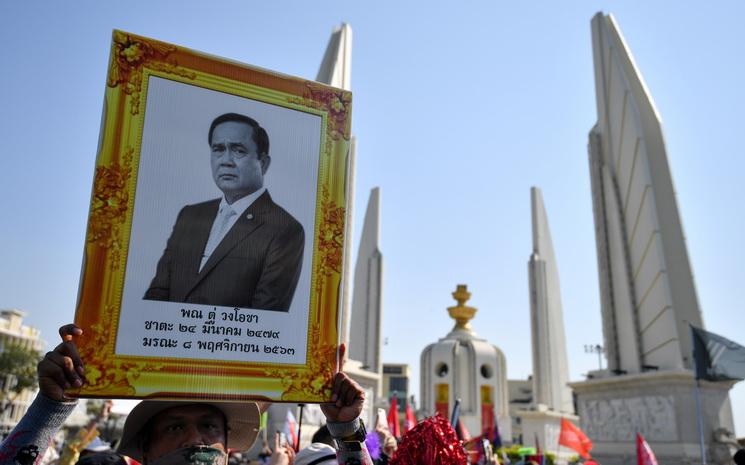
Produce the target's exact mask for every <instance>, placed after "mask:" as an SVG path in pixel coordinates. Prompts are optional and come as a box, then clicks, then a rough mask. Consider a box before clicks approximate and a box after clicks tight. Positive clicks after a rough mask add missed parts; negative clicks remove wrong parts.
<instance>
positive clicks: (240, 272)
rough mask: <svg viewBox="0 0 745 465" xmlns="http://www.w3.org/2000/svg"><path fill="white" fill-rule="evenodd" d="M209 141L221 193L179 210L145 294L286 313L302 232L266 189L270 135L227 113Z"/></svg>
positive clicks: (217, 120) (150, 297)
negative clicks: (218, 196)
mask: <svg viewBox="0 0 745 465" xmlns="http://www.w3.org/2000/svg"><path fill="white" fill-rule="evenodd" d="M207 141H208V142H209V147H210V151H211V159H210V163H211V166H212V177H213V179H214V181H215V184H216V185H217V187H218V188H219V189H220V190H221V191H222V193H223V196H222V198H218V199H214V200H209V201H207V202H203V203H198V204H195V205H187V206H185V207H184V208H182V209H181V211H180V212H179V214H178V218H177V219H176V224H175V225H174V226H173V231H172V232H171V236H170V237H169V239H168V243H167V244H166V248H165V250H164V251H163V255H162V257H161V258H160V260H159V261H158V265H157V268H156V272H155V277H154V278H153V280H152V282H151V283H150V287H149V288H148V290H147V292H145V296H144V298H145V299H147V300H166V301H171V302H184V303H197V304H208V305H215V306H227V307H239V308H255V309H263V310H278V311H288V310H289V308H290V303H291V302H292V297H293V294H294V293H295V287H296V286H297V283H298V278H299V277H300V268H301V265H302V261H303V249H304V244H305V233H304V230H303V227H302V225H301V224H300V223H299V222H298V221H297V220H295V218H293V217H292V215H290V214H289V213H288V212H287V211H285V210H284V209H283V208H282V207H280V206H279V205H277V204H276V203H274V202H273V201H272V198H271V196H270V195H269V191H268V190H267V189H266V187H264V175H266V172H267V170H268V169H269V165H270V164H271V157H270V156H269V136H268V135H267V132H266V130H265V129H264V128H262V127H261V126H260V125H259V123H258V122H256V121H255V120H254V119H252V118H249V117H248V116H244V115H240V114H237V113H226V114H223V115H221V116H218V117H217V118H215V120H214V121H212V124H211V125H210V128H209V132H208V135H207Z"/></svg>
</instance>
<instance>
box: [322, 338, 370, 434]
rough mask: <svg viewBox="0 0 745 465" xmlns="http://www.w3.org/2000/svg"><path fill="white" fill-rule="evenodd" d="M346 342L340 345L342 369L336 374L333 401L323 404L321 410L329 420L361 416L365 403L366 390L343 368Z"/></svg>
mask: <svg viewBox="0 0 745 465" xmlns="http://www.w3.org/2000/svg"><path fill="white" fill-rule="evenodd" d="M345 351H346V347H345V346H344V344H341V345H340V346H339V360H341V366H340V371H339V372H338V373H337V374H336V375H335V376H334V385H333V387H332V390H331V402H330V403H327V404H321V411H322V412H323V414H324V415H326V420H327V421H333V422H347V421H352V420H354V419H355V418H357V417H359V416H360V414H361V413H362V406H363V404H364V403H365V391H363V390H362V388H361V387H360V385H359V384H357V383H356V382H355V381H354V380H353V379H352V378H350V377H349V376H348V375H347V374H346V373H343V372H342V371H341V370H342V369H343V368H344V353H345Z"/></svg>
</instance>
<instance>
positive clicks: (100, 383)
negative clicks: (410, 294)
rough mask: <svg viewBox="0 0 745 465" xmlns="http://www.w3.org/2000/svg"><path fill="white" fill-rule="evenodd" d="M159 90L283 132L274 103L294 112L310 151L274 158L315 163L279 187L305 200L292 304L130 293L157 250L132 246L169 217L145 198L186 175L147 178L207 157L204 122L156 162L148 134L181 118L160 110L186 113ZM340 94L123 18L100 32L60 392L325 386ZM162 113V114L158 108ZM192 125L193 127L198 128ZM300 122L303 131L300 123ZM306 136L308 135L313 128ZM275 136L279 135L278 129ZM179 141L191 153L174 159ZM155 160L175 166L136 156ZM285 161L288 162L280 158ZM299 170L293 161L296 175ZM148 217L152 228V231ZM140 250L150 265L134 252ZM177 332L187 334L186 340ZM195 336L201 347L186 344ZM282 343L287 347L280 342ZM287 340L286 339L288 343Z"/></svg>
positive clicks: (343, 119) (254, 394)
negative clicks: (77, 362)
mask: <svg viewBox="0 0 745 465" xmlns="http://www.w3.org/2000/svg"><path fill="white" fill-rule="evenodd" d="M156 89H161V90H159V91H157V92H160V94H158V93H157V92H156ZM161 94H162V95H161ZM190 95H195V96H197V97H198V98H197V97H194V99H193V100H194V101H193V102H192V103H189V99H190V98H191V97H189V98H187V97H184V96H190ZM199 99H202V100H199ZM210 99H212V100H210ZM213 101H214V102H216V103H214V105H213ZM159 102H160V103H159ZM173 102H176V103H178V104H181V103H182V102H187V103H184V105H192V106H193V108H195V109H196V110H197V111H194V112H193V114H194V115H198V116H199V118H208V117H209V118H210V119H211V118H212V117H213V116H214V115H202V113H203V111H202V110H203V109H204V108H206V107H210V108H211V106H214V107H215V108H216V109H219V108H220V106H221V105H222V104H221V103H220V102H228V103H227V104H225V105H224V106H225V108H228V107H231V105H233V106H236V105H237V106H248V105H250V106H251V108H259V109H261V111H264V112H266V114H267V115H269V116H268V119H271V120H272V121H274V120H276V121H277V123H276V127H277V128H279V129H277V131H278V132H280V133H282V131H285V133H286V134H290V135H291V136H292V137H290V139H293V140H294V138H295V135H294V132H293V131H294V126H292V125H291V124H290V123H287V124H290V126H288V127H285V126H284V125H285V123H284V122H283V121H284V118H285V115H287V116H289V117H292V118H295V119H296V120H297V121H300V122H299V123H297V124H298V125H300V126H297V127H301V126H302V125H305V126H302V128H306V129H303V130H304V131H305V132H306V133H308V134H310V135H309V136H308V141H310V142H307V144H306V145H302V144H305V142H302V143H301V142H298V144H301V145H302V147H304V148H303V150H305V151H306V152H307V153H308V154H310V158H309V157H308V156H304V157H300V156H298V157H300V158H298V159H299V160H300V162H302V163H304V164H303V165H302V166H301V167H300V168H292V169H289V168H288V171H287V172H288V173H289V172H292V173H294V174H292V175H293V176H296V178H297V179H300V178H298V177H297V176H299V175H298V174H297V173H299V172H301V171H309V172H313V171H315V173H316V175H315V176H311V178H312V179H309V180H307V183H306V184H307V186H309V187H308V188H307V189H306V190H305V191H303V192H299V193H298V192H294V191H293V189H289V188H287V189H284V191H286V192H285V197H286V198H287V199H290V200H288V201H287V202H296V203H297V204H298V205H301V206H304V205H309V206H308V207H302V208H300V207H298V208H297V209H298V210H299V211H301V212H302V213H303V214H304V215H305V216H306V217H307V218H308V219H307V220H306V221H305V222H304V223H302V224H303V227H304V230H305V241H306V242H305V244H306V248H305V252H304V253H305V257H306V258H309V259H308V260H304V261H303V267H304V268H303V272H302V273H304V274H301V277H300V283H301V284H299V285H298V290H297V291H295V292H296V294H295V298H294V299H293V305H295V300H301V301H302V302H301V303H298V304H297V306H298V308H299V310H297V311H296V309H295V307H291V308H290V310H289V311H287V312H275V311H268V310H262V309H248V310H244V309H240V308H234V309H230V308H226V307H219V306H215V305H210V304H208V303H205V305H202V304H200V305H196V304H189V303H179V302H153V301H146V300H145V299H143V298H141V297H140V295H141V289H140V288H141V286H140V288H137V286H135V284H132V283H133V282H135V281H137V280H138V279H139V280H140V281H142V280H143V279H144V278H143V277H142V276H143V275H144V274H146V273H147V271H142V270H147V269H148V268H150V269H152V266H151V265H152V263H153V261H154V259H156V258H157V257H155V256H154V253H149V254H146V253H144V252H143V253H140V252H139V251H140V250H141V249H142V248H141V247H140V246H138V245H137V244H141V245H142V244H144V245H146V246H147V247H151V248H152V247H155V246H153V245H152V244H158V247H159V249H158V250H159V252H158V254H159V253H160V250H163V247H162V246H163V244H165V239H166V238H167V234H166V236H165V237H163V234H161V230H162V229H163V228H165V230H170V226H171V225H173V220H172V219H163V221H161V222H158V221H157V216H159V215H160V216H168V215H171V216H173V215H174V214H175V210H174V211H172V212H171V211H170V210H168V211H166V212H163V211H160V210H159V211H157V212H156V213H152V209H153V208H156V207H157V208H161V200H162V198H163V197H167V196H170V195H171V192H175V191H178V192H182V190H183V192H187V191H188V187H189V185H191V184H193V183H192V182H191V181H186V180H185V181H182V182H176V181H174V184H173V186H176V187H171V188H168V189H166V190H161V191H158V190H157V189H159V187H158V186H159V185H160V184H162V183H164V182H166V183H167V182H171V180H172V178H178V177H179V176H181V175H180V174H178V173H180V172H181V171H179V170H184V169H186V170H193V171H194V173H197V171H203V169H202V168H203V167H202V165H201V161H199V160H200V158H199V157H200V156H202V155H203V156H204V159H205V164H204V167H208V166H209V164H208V163H207V160H209V155H208V153H209V148H208V145H207V142H206V136H204V137H205V142H204V147H201V146H199V147H198V148H197V147H195V148H194V150H193V151H192V150H189V147H191V146H193V144H191V145H188V144H187V143H186V142H184V143H183V144H186V145H184V147H181V148H179V149H178V150H177V149H173V150H172V152H174V153H171V154H170V155H168V156H169V157H171V158H170V159H171V160H181V161H176V162H171V163H170V165H169V164H168V163H166V162H161V161H160V158H159V157H160V155H159V153H156V151H154V150H155V149H152V150H151V148H150V147H154V146H166V147H167V146H168V144H171V143H174V144H175V142H173V141H174V140H175V141H179V139H180V137H181V136H180V135H181V134H185V131H186V130H185V129H183V128H182V127H181V126H177V125H178V124H182V123H174V125H176V126H174V127H172V128H171V127H169V126H168V125H169V124H170V123H169V121H171V120H172V119H179V118H180V119H179V121H181V120H183V127H184V128H185V127H187V126H188V125H189V124H192V125H194V126H197V123H194V122H193V121H191V120H189V119H188V117H187V116H188V115H189V114H190V112H189V111H188V109H187V110H183V109H180V110H179V109H173V108H171V107H172V106H175V105H176V103H173ZM204 102H207V103H206V104H205V103H204ZM351 103H352V95H351V93H350V92H348V91H346V90H341V89H337V88H333V87H330V86H327V85H324V84H320V83H317V82H313V81H309V80H304V79H299V78H294V77H288V76H285V75H281V74H279V73H274V72H271V71H266V70H262V69H258V68H255V67H252V66H248V65H244V64H239V63H236V62H232V61H229V60H225V59H222V58H217V57H213V56H209V55H206V54H203V53H200V52H196V51H193V50H189V49H187V48H183V47H179V46H175V45H171V44H167V43H163V42H160V41H156V40H153V39H148V38H145V37H140V36H137V35H134V34H130V33H127V32H122V31H118V30H117V31H114V32H113V41H112V48H111V58H110V64H109V71H108V78H107V86H106V92H105V101H104V111H103V117H102V126H101V135H100V139H99V148H98V153H97V158H96V169H95V176H94V180H93V190H92V196H91V197H92V198H91V206H90V214H89V220H88V228H87V233H86V241H85V250H84V260H83V266H82V272H81V284H80V291H79V298H78V304H77V308H76V315H75V323H76V324H77V325H78V326H80V327H81V328H83V330H84V334H83V336H81V337H80V338H79V339H80V340H79V343H78V348H79V351H80V355H81V357H82V359H83V361H84V363H85V367H86V379H87V382H86V384H85V385H84V386H83V387H82V388H80V389H76V390H71V391H70V394H71V395H75V396H80V397H101V398H108V397H117V398H151V397H158V398H215V399H225V400H239V399H253V400H269V401H285V402H323V401H329V400H330V381H331V379H332V377H333V375H334V373H335V372H336V371H337V369H338V366H339V360H338V359H337V350H338V346H339V337H340V321H341V290H342V288H343V286H342V283H341V280H342V277H343V267H344V266H345V264H344V263H343V257H344V253H343V250H344V247H345V235H344V233H345V221H346V212H347V195H348V181H347V176H348V169H349V160H348V157H349V151H350V144H351ZM159 108H162V110H160V109H159ZM179 108H181V107H179ZM190 108H191V107H190ZM230 109H231V108H228V110H230ZM168 112H171V113H168ZM207 113H209V112H207ZM213 113H215V112H214V111H213ZM168 114H171V115H176V116H174V117H173V118H171V119H169V117H168V116H167V115H168ZM215 114H216V113H215ZM159 115H160V116H159ZM164 115H165V116H164ZM184 115H187V116H184ZM146 116H147V117H146ZM269 117H270V118H269ZM158 118H160V120H158ZM204 121H208V120H204ZM204 121H203V120H202V119H200V120H199V125H201V126H202V127H203V126H204V125H203V124H202V123H203V122H204ZM293 121H295V120H293ZM306 123H307V124H306ZM292 124H295V123H292ZM164 126H165V128H164ZM308 128H310V129H308ZM314 128H317V129H314ZM200 130H201V128H200ZM206 130H207V128H206V127H204V132H205V134H206ZM179 131H181V132H179ZM314 131H317V136H313V135H312V134H314ZM186 132H188V131H186ZM174 134H175V135H176V136H174ZM283 134H284V133H283ZM184 137H186V136H184ZM210 137H211V134H210ZM298 137H299V136H298ZM313 137H317V141H315V139H313ZM270 138H271V134H270ZM279 139H280V140H284V138H283V137H282V136H280V138H279ZM163 141H166V142H163ZM179 143H180V142H179ZM293 143H294V142H293ZM158 144H160V145H158ZM272 144H275V140H272ZM288 144H289V143H288ZM314 144H315V145H314ZM306 146H307V147H310V148H307V147H306ZM306 149H307V150H306ZM186 152H188V153H189V154H190V155H188V157H192V158H193V160H194V162H193V163H192V162H190V161H188V162H187V161H186V160H187V155H184V153H186ZM191 152H194V153H193V154H191ZM303 153H305V152H303ZM177 157H179V158H177ZM181 157H183V158H181ZM313 157H315V158H313ZM192 158H188V160H192ZM309 159H311V161H312V160H316V162H315V167H314V166H312V165H314V163H313V162H309V161H308V160H309ZM300 162H299V163H300ZM148 163H150V165H148ZM158 163H159V164H158ZM163 164H165V165H167V166H169V167H172V168H173V169H174V170H175V171H178V173H176V172H174V173H173V176H171V175H170V174H167V175H165V176H164V175H163V174H160V175H152V174H150V171H152V170H151V169H150V168H146V167H148V166H151V165H152V166H156V165H157V166H160V167H161V168H159V169H163V168H162V166H161V165H163ZM272 165H274V161H273V162H272ZM286 165H287V166H290V162H286ZM308 167H310V168H308ZM272 169H274V168H273V167H272V168H270V170H269V171H270V172H272V171H271V170H272ZM292 170H295V171H292ZM206 171H209V169H208V168H206ZM195 176H196V174H195ZM288 176H289V175H288ZM308 176H309V175H308V173H305V178H308ZM281 177H282V176H279V178H278V179H280V180H281ZM147 179H150V181H147ZM184 179H186V178H184ZM293 179H294V178H293ZM153 180H154V181H153ZM215 182H216V181H215ZM282 182H285V184H288V183H290V182H291V181H287V180H284V181H282ZM293 182H294V181H293ZM303 182H305V181H303ZM295 184H297V183H296V182H295ZM306 184H303V185H306ZM153 186H155V187H153ZM181 187H184V189H181ZM212 187H214V186H212ZM269 189H270V190H271V189H273V188H272V187H271V186H270V187H269ZM280 191H281V189H280ZM148 192H150V193H149V194H148ZM272 194H273V195H274V194H275V191H273V192H272ZM313 194H314V195H313ZM179 195H182V194H179ZM188 195H192V194H188ZM196 195H197V194H193V196H196ZM183 196H187V194H183ZM155 200H157V201H155ZM303 202H305V203H303ZM171 203H174V204H175V203H177V200H173V201H172V202H171ZM156 204H157V205H156ZM166 210H167V209H166ZM141 212H144V213H141ZM138 215H139V216H138ZM249 216H250V215H249ZM143 218H146V219H147V218H150V219H147V220H145V219H143ZM152 218H155V219H152ZM156 223H157V228H156V227H153V229H150V226H149V225H152V224H156ZM158 228H160V229H158ZM156 230H157V231H159V232H157V233H156V232H153V231H156ZM138 241H139V242H138ZM143 247H144V246H143ZM143 257H144V258H143ZM140 262H142V263H146V262H147V263H149V264H150V265H137V263H140ZM137 266H140V268H136V267H137ZM138 270H139V271H138ZM301 285H302V286H305V288H304V289H306V291H307V294H303V295H302V299H301V298H299V297H298V293H299V292H300V287H301ZM138 286H139V285H138ZM129 288H133V289H134V290H131V289H129ZM306 291H303V292H306ZM303 302H304V303H303ZM301 304H302V305H301ZM179 306H180V307H181V308H178V307H179ZM140 307H142V309H140ZM133 309H134V310H133ZM161 309H162V310H161ZM128 312H130V313H131V315H130V313H128ZM231 312H235V313H234V314H233V313H231ZM293 312H294V313H293ZM153 315H156V317H154V316H153ZM163 315H167V317H166V316H163ZM252 315H253V316H252ZM220 316H222V320H223V322H224V323H225V324H224V325H223V328H229V327H232V328H233V330H236V331H237V329H238V328H241V332H240V333H239V336H240V337H237V336H236V337H234V334H233V333H232V330H230V329H222V330H220V331H223V332H222V333H219V334H217V333H215V334H211V333H209V331H208V330H210V331H215V330H214V329H211V328H210V327H209V325H210V324H212V325H214V324H215V323H214V322H215V320H216V319H217V320H220ZM210 317H212V319H210ZM143 318H146V319H147V321H145V320H143ZM254 319H255V320H254ZM133 321H134V322H133ZM143 321H144V323H143ZM263 321H269V323H267V325H269V326H271V325H272V324H273V325H275V326H274V329H272V328H269V329H267V327H264V328H262V327H261V326H256V325H260V323H261V322H263ZM296 321H300V323H297V325H298V326H297V327H295V326H292V327H291V329H287V328H288V327H290V326H288V325H290V323H292V324H296ZM303 321H304V323H303ZM239 322H240V324H239ZM247 322H248V323H247ZM249 323H250V324H252V325H254V326H249ZM169 325H170V326H169ZM146 328H147V329H146ZM179 328H180V329H179ZM251 328H254V329H251ZM292 328H294V329H292ZM182 330H183V331H182ZM225 331H228V332H229V334H227V335H226V334H225V333H224V332H225ZM272 331H275V332H272ZM283 331H284V332H285V333H282V332H283ZM249 334H251V335H257V334H261V335H269V336H267V337H273V336H275V335H277V336H278V337H280V336H281V337H285V339H286V340H288V341H291V342H290V343H296V344H298V345H297V347H298V349H297V351H296V350H295V349H293V348H292V347H290V346H288V347H283V346H282V345H281V344H280V345H277V344H274V343H273V342H271V341H269V342H267V340H262V339H259V338H257V337H253V336H252V337H251V338H249V337H248V335H249ZM190 338H191V339H190ZM303 338H304V348H303V347H302V346H303ZM187 339H188V340H190V341H191V342H190V343H189V344H188V346H189V347H188V351H187V349H186V346H187V344H186V340H187ZM297 341H299V342H297ZM200 342H201V343H200ZM198 343H200V344H198ZM290 343H288V344H290ZM272 344H273V345H272ZM197 345H198V346H199V347H200V348H201V349H199V350H202V352H198V356H195V355H194V353H195V352H194V350H196V349H194V347H195V346H197ZM122 347H124V349H122ZM127 347H129V348H127ZM267 348H269V349H267ZM303 349H304V350H303ZM267 350H268V352H267ZM283 350H284V351H286V352H287V354H283V353H282V351H283ZM291 350H292V352H293V353H292V354H289V352H290V351H291ZM179 351H183V353H181V352H179ZM272 351H274V353H272ZM177 353H178V354H180V355H178V354H177ZM159 354H163V355H159ZM174 354H177V355H174ZM201 354H203V355H204V356H205V357H204V358H203V357H202V356H201ZM282 357H285V358H282ZM293 357H294V358H293Z"/></svg>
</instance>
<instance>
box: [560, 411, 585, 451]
mask: <svg viewBox="0 0 745 465" xmlns="http://www.w3.org/2000/svg"><path fill="white" fill-rule="evenodd" d="M559 444H561V445H562V446H566V447H568V448H570V449H573V450H575V451H576V452H577V453H578V454H579V455H580V456H581V457H582V458H583V459H589V458H590V450H592V441H590V438H588V437H587V435H585V433H583V432H582V430H581V429H579V428H578V427H577V426H575V425H574V423H572V422H571V421H569V420H567V419H566V418H562V419H561V433H559Z"/></svg>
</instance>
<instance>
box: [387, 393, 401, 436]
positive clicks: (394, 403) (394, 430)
mask: <svg viewBox="0 0 745 465" xmlns="http://www.w3.org/2000/svg"><path fill="white" fill-rule="evenodd" d="M388 429H389V430H391V434H392V435H393V437H394V438H400V437H401V427H400V426H398V397H397V396H395V395H394V396H393V397H392V398H391V408H390V410H388Z"/></svg>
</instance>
